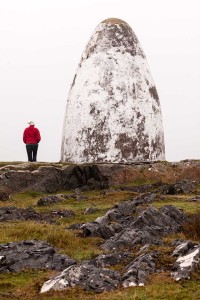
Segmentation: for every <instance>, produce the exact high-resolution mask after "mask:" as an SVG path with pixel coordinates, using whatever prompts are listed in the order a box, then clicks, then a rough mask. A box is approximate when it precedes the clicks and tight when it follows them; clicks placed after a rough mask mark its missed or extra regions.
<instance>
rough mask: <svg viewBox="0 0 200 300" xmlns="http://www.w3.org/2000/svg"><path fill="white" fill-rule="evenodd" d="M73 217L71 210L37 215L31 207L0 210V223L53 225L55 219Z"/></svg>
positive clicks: (12, 207)
mask: <svg viewBox="0 0 200 300" xmlns="http://www.w3.org/2000/svg"><path fill="white" fill-rule="evenodd" d="M72 216H74V212H73V211H71V210H62V211H60V210H53V211H52V212H51V213H43V214H39V213H37V212H36V211H35V210H34V209H33V208H32V207H29V208H25V209H24V208H18V207H14V206H10V207H1V208H0V222H8V221H20V220H21V221H26V220H33V221H36V222H47V223H54V222H55V218H70V217H72Z"/></svg>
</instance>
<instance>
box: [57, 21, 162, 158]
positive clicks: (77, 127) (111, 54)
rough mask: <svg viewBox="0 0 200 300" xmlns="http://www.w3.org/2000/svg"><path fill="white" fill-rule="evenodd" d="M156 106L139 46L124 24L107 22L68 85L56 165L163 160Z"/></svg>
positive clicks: (90, 43)
mask: <svg viewBox="0 0 200 300" xmlns="http://www.w3.org/2000/svg"><path fill="white" fill-rule="evenodd" d="M164 159H165V155H164V136H163V126H162V116H161V109H160V103H159V99H158V96H157V92H156V88H155V85H154V82H153V79H152V76H151V74H150V71H149V67H148V64H147V61H146V57H145V54H144V52H143V50H142V48H141V46H140V43H139V41H138V39H137V37H136V35H135V34H134V32H133V31H132V29H131V28H130V26H129V25H128V24H127V23H125V22H124V21H121V20H118V19H108V20H105V21H103V22H102V23H100V24H99V25H98V26H97V28H96V30H95V32H94V34H93V35H92V37H91V39H90V41H89V43H88V45H87V47H86V49H85V51H84V53H83V56H82V59H81V62H80V64H79V67H78V70H77V73H76V76H75V78H74V82H73V84H72V87H71V90H70V93H69V97H68V100H67V107H66V112H65V118H64V125H63V138H62V150H61V160H62V161H67V162H74V163H85V162H112V163H123V162H134V161H155V160H164Z"/></svg>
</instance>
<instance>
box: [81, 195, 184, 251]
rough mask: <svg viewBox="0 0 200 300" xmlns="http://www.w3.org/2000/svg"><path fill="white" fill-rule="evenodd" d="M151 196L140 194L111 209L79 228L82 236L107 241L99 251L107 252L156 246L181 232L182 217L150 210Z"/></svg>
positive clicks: (170, 208) (175, 211) (168, 209)
mask: <svg viewBox="0 0 200 300" xmlns="http://www.w3.org/2000/svg"><path fill="white" fill-rule="evenodd" d="M155 198H156V195H155V194H150V193H147V194H143V195H140V196H137V197H135V198H133V200H130V201H125V202H122V203H119V204H118V205H115V206H114V207H113V208H111V209H110V210H108V212H107V213H106V214H105V215H104V216H102V217H98V218H97V219H96V220H95V221H94V222H89V223H85V224H84V225H82V230H83V236H100V237H102V238H104V239H107V241H106V242H105V243H104V244H103V245H102V249H104V250H107V251H112V250H117V249H123V248H126V247H128V248H129V247H134V246H135V245H137V244H159V243H161V237H162V236H165V235H167V234H169V233H171V232H176V231H179V230H180V229H181V224H182V222H183V221H185V220H186V215H185V214H184V213H183V212H182V211H181V210H179V209H177V208H176V207H174V206H169V205H168V206H164V207H162V208H160V209H157V208H155V207H153V206H150V207H148V208H146V209H142V210H141V208H140V209H138V207H139V206H140V205H143V204H148V203H151V202H152V201H153V200H155Z"/></svg>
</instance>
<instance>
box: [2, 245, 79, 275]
mask: <svg viewBox="0 0 200 300" xmlns="http://www.w3.org/2000/svg"><path fill="white" fill-rule="evenodd" d="M75 263H76V262H75V261H74V260H73V259H71V258H69V257H68V256H67V255H64V254H57V253H56V251H55V249H54V248H53V247H52V246H51V245H50V244H49V243H47V242H44V241H37V240H28V241H22V242H16V243H7V244H1V245H0V273H3V272H20V271H22V270H25V269H52V270H57V271H62V270H64V269H65V268H67V267H69V266H71V265H73V264H75Z"/></svg>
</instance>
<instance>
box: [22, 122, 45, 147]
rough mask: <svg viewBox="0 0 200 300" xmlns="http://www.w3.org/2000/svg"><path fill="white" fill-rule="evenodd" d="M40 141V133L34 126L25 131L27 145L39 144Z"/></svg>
mask: <svg viewBox="0 0 200 300" xmlns="http://www.w3.org/2000/svg"><path fill="white" fill-rule="evenodd" d="M40 140H41V137H40V132H39V130H38V129H37V128H35V127H34V125H30V126H29V127H27V128H26V129H25V130H24V134H23V141H24V143H25V144H38V143H39V141H40Z"/></svg>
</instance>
